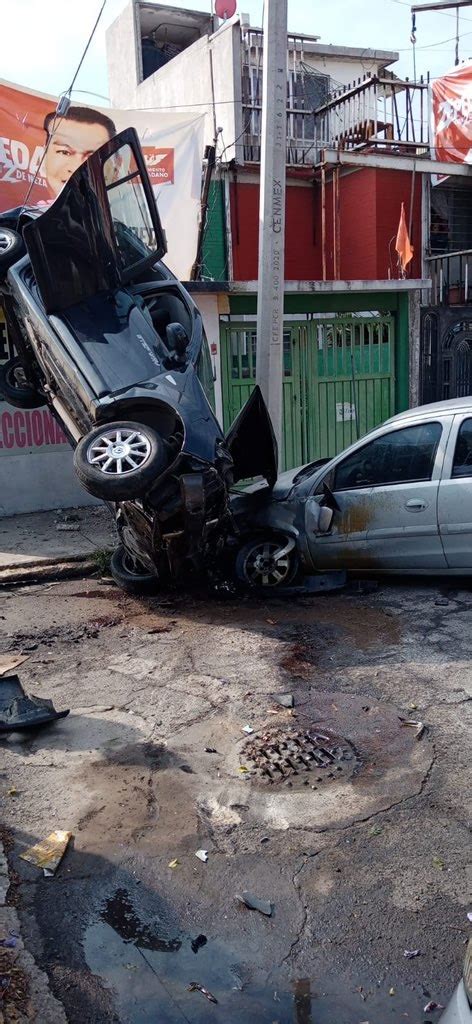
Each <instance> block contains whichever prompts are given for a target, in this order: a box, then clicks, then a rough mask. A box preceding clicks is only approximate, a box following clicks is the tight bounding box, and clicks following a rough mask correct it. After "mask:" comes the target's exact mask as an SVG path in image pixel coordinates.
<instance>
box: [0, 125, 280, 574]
mask: <svg viewBox="0 0 472 1024" xmlns="http://www.w3.org/2000/svg"><path fill="white" fill-rule="evenodd" d="M165 252H166V242H165V235H164V232H163V229H162V226H161V223H160V219H159V214H158V210H157V207H156V203H155V199H154V195H153V192H152V188H151V185H150V183H149V179H148V176H147V171H146V167H145V163H144V160H143V156H142V153H141V149H140V145H139V141H138V137H137V134H136V132H135V130H134V129H131V128H130V129H127V130H126V131H124V132H121V133H120V134H119V135H117V136H115V137H114V138H113V139H111V140H110V141H109V142H107V143H106V144H105V145H104V146H102V147H101V148H100V149H99V150H97V151H96V152H95V153H94V154H93V155H92V156H91V157H89V159H88V160H86V161H85V163H84V164H82V166H81V167H79V169H78V170H77V171H76V172H75V173H74V174H73V175H72V177H71V178H70V179H69V181H68V182H67V183H66V185H65V186H64V188H63V190H62V192H61V193H60V195H59V196H58V197H57V199H56V200H55V202H54V203H53V205H52V206H51V207H49V208H48V209H47V210H45V211H44V212H40V211H38V209H25V210H21V211H9V212H7V213H5V214H2V215H1V216H0V301H1V305H2V307H3V310H4V314H5V319H6V323H7V329H8V331H9V334H10V336H11V338H12V340H13V342H14V345H15V349H16V353H17V355H16V357H15V359H13V360H10V362H9V363H7V364H5V365H4V366H3V367H1V369H0V394H1V395H2V397H3V398H4V399H5V400H6V401H7V402H9V403H10V404H12V405H15V406H18V407H20V408H29V409H31V408H34V407H37V406H38V407H39V406H42V405H44V404H45V403H47V404H48V405H49V407H50V409H51V411H52V413H53V415H54V416H55V417H56V419H57V420H58V421H59V423H60V425H61V427H62V429H63V430H64V432H65V434H66V436H67V437H68V439H69V441H70V442H71V444H72V445H73V446H74V449H75V451H74V465H75V470H76V473H77V476H78V477H79V480H80V481H81V483H82V485H83V486H84V487H85V488H86V490H87V491H89V492H90V493H91V494H93V495H95V496H96V497H98V498H101V499H103V500H105V501H107V502H108V503H110V504H111V505H112V506H113V508H114V510H115V515H116V523H117V527H118V533H119V537H120V547H119V549H118V550H117V552H116V553H115V555H114V558H113V565H112V568H113V572H114V575H115V578H116V579H117V580H118V581H119V582H120V583H121V585H123V586H125V587H127V588H128V589H133V587H135V586H136V587H140V589H142V587H143V586H145V585H146V584H147V583H148V582H149V583H150V584H152V583H153V582H155V580H156V576H159V577H164V578H165V577H167V578H174V579H175V578H181V577H182V576H183V575H185V574H186V573H187V572H191V571H192V570H194V571H195V570H199V571H201V569H202V568H205V569H208V567H209V566H211V565H212V564H213V563H215V562H216V560H217V559H218V556H219V553H220V552H221V550H222V548H223V547H224V545H225V540H226V537H227V535H228V533H230V532H231V531H232V525H231V511H230V497H229V496H230V488H231V486H232V485H233V483H234V482H236V481H238V480H241V479H244V478H247V477H249V476H255V475H262V476H264V477H265V478H266V480H267V482H268V483H269V485H272V484H273V483H274V482H275V479H276V474H277V453H276V445H275V440H274V435H273V431H272V427H271V424H270V419H269V416H268V414H267V410H266V408H265V405H264V402H263V400H262V396H261V394H260V392H259V391H258V390H257V389H256V390H255V391H254V393H253V394H252V396H251V398H250V399H249V401H248V403H247V405H246V406H245V408H244V409H243V410H242V412H241V413H240V415H239V417H238V419H237V420H236V422H235V423H234V424H233V427H232V428H231V431H230V434H229V435H228V436H227V437H225V436H224V434H223V432H222V430H221V428H220V426H219V423H218V421H217V419H216V417H215V415H214V413H213V409H212V394H213V377H212V369H211V360H210V357H209V352H208V345H207V342H206V339H205V335H204V331H203V325H202V319H201V315H200V313H199V311H198V309H197V307H196V306H195V304H194V303H193V301H192V299H191V297H190V296H189V294H188V293H187V292H186V290H185V289H184V288H183V286H182V285H181V284H180V282H179V281H178V280H177V279H176V278H175V277H174V276H173V275H172V274H171V272H170V271H169V270H168V269H167V268H166V266H165V265H164V263H163V262H162V257H163V256H164V255H165ZM45 486H47V481H45Z"/></svg>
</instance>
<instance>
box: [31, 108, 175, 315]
mask: <svg viewBox="0 0 472 1024" xmlns="http://www.w3.org/2000/svg"><path fill="white" fill-rule="evenodd" d="M24 239H25V243H26V246H27V249H28V252H29V255H30V259H31V263H32V267H33V271H34V274H35V277H36V282H37V285H38V289H39V291H40V294H41V298H42V300H43V303H44V306H45V309H46V312H47V313H58V312H60V311H62V310H65V309H68V308H69V307H70V306H72V305H74V304H75V303H77V302H81V301H83V300H84V299H88V298H90V297H91V296H92V295H96V294H97V292H100V291H107V290H114V289H115V288H117V287H119V286H120V285H123V284H126V283H127V282H128V281H130V280H132V279H133V278H134V277H136V276H137V275H138V274H140V273H142V271H143V269H144V268H145V267H146V266H150V265H152V264H153V263H156V262H157V260H159V259H161V258H162V256H163V255H164V253H165V252H166V241H165V234H164V231H163V229H162V225H161V222H160V218H159V213H158V210H157V206H156V201H155V199H154V194H153V191H152V186H151V183H150V181H149V177H148V173H147V170H146V165H145V162H144V158H143V155H142V151H141V147H140V144H139V139H138V136H137V133H136V131H135V129H134V128H127V129H126V130H125V131H123V132H120V133H119V135H116V136H115V137H114V138H113V139H111V140H110V141H109V142H107V143H105V145H104V146H101V147H100V149H98V150H97V151H96V152H95V153H93V154H92V156H91V157H89V158H88V160H86V161H85V162H84V163H83V164H82V165H81V166H80V167H79V168H78V170H77V171H75V173H74V174H73V175H72V176H71V178H70V179H69V181H68V182H67V183H66V185H64V188H63V189H62V192H61V193H60V194H59V196H58V197H57V199H56V200H55V202H54V203H53V205H52V206H51V207H50V208H49V209H48V210H46V211H45V212H44V213H43V214H42V215H41V217H38V218H37V219H36V220H34V221H33V222H31V223H29V224H27V225H26V227H25V228H24Z"/></svg>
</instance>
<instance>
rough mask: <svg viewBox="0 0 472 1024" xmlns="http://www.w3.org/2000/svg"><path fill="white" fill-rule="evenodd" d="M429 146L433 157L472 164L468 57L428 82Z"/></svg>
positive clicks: (471, 91)
mask: <svg viewBox="0 0 472 1024" xmlns="http://www.w3.org/2000/svg"><path fill="white" fill-rule="evenodd" d="M431 149H432V152H433V156H434V158H435V159H436V160H443V161H445V162H446V163H456V164H457V163H459V164H472V60H468V61H466V62H465V63H464V64H460V65H459V66H458V67H455V68H453V70H452V71H449V72H448V73H447V74H445V75H443V76H442V77H441V78H436V79H434V80H433V81H432V82H431Z"/></svg>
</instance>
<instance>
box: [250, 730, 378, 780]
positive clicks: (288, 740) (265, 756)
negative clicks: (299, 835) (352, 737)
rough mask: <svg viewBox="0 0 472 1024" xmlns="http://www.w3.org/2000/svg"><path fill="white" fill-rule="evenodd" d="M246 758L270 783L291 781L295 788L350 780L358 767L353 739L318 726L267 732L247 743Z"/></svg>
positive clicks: (260, 777) (256, 772)
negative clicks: (336, 734)
mask: <svg viewBox="0 0 472 1024" xmlns="http://www.w3.org/2000/svg"><path fill="white" fill-rule="evenodd" d="M243 757H244V761H245V763H246V765H247V766H248V767H252V770H253V774H254V775H255V776H256V777H257V778H258V779H260V781H262V782H265V783H267V784H272V783H277V782H284V781H290V782H291V783H292V785H295V784H296V783H299V784H300V785H305V786H306V785H312V786H317V785H318V784H319V783H323V782H328V781H329V780H333V779H338V780H339V779H346V778H350V777H351V776H352V775H353V773H354V771H355V769H356V767H357V764H358V759H357V755H356V751H355V749H354V747H353V746H352V744H351V743H349V740H346V739H342V738H340V737H339V736H335V735H334V734H333V733H331V732H329V731H328V730H325V729H321V727H320V726H317V725H310V726H308V728H306V729H300V728H297V727H296V726H293V728H290V727H289V728H287V727H286V726H284V727H280V726H278V727H277V726H276V727H274V728H271V729H267V730H265V732H262V733H259V735H258V736H256V737H254V739H252V740H249V742H248V743H246V745H245V747H244V751H243ZM308 772H309V773H310V778H308V777H307V773H308Z"/></svg>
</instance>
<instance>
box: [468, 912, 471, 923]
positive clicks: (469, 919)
mask: <svg viewBox="0 0 472 1024" xmlns="http://www.w3.org/2000/svg"><path fill="white" fill-rule="evenodd" d="M467 920H468V921H470V922H471V923H472V910H469V911H468V914H467Z"/></svg>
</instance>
